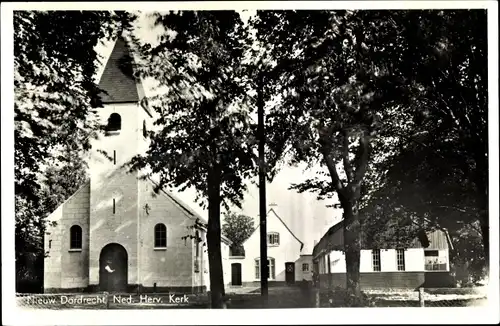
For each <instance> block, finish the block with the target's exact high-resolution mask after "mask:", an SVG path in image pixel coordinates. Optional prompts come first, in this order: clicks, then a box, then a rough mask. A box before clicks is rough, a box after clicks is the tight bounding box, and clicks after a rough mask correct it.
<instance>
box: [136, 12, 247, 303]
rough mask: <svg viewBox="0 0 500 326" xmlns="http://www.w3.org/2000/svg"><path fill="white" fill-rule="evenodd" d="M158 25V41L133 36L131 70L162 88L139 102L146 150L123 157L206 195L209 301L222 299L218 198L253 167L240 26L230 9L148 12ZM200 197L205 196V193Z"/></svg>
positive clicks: (238, 193) (164, 182) (223, 199)
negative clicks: (150, 122) (148, 119)
mask: <svg viewBox="0 0 500 326" xmlns="http://www.w3.org/2000/svg"><path fill="white" fill-rule="evenodd" d="M155 17H156V23H157V24H158V25H160V26H163V27H164V29H165V33H164V34H163V35H161V38H160V42H159V44H158V45H155V46H153V47H151V45H149V44H146V45H142V44H140V42H137V44H136V48H137V49H139V50H140V51H139V53H140V56H141V58H142V59H141V61H142V62H143V63H145V64H144V65H141V64H139V66H138V69H137V71H138V74H139V75H141V76H142V77H144V78H152V79H153V80H155V81H156V82H157V83H158V85H159V87H161V89H162V92H159V94H158V95H154V96H150V97H149V98H147V102H148V104H149V105H150V107H152V108H153V110H154V111H155V112H156V114H157V119H156V122H155V124H156V125H157V126H158V128H157V130H152V131H151V132H150V133H149V137H150V140H151V143H150V146H149V150H148V151H147V153H146V155H142V156H137V157H135V158H134V159H133V160H132V161H131V162H130V164H129V166H130V167H131V168H132V169H135V170H144V171H146V170H149V172H148V173H145V176H144V177H149V176H157V177H158V179H159V180H158V181H159V182H158V188H162V187H174V188H177V189H179V190H180V191H182V190H184V189H187V188H188V187H193V188H194V189H196V191H197V195H198V196H197V198H196V200H197V201H198V202H199V203H200V204H201V205H204V206H205V205H206V204H207V202H208V232H207V243H208V256H209V267H210V291H211V302H212V307H214V308H220V307H222V306H223V296H224V282H223V273H222V259H221V225H220V206H221V204H222V205H224V206H225V207H226V208H229V206H230V205H236V206H239V205H241V200H242V198H243V194H244V191H245V189H246V186H245V184H244V182H243V180H244V179H246V178H248V177H249V176H250V175H251V174H252V173H253V172H254V171H255V164H254V161H255V154H254V151H253V147H252V144H253V143H254V142H255V141H254V140H253V139H254V138H255V136H254V134H253V132H252V130H253V129H252V120H251V117H250V113H251V110H252V106H251V105H250V104H251V101H252V98H251V97H250V96H249V95H248V91H249V85H248V83H247V82H246V75H245V63H244V54H245V51H246V49H245V47H246V38H247V31H246V29H245V27H244V25H243V23H242V21H241V19H240V17H239V14H238V13H236V12H234V11H200V12H197V11H185V12H183V11H181V12H169V13H166V14H156V15H155ZM205 200H206V201H205Z"/></svg>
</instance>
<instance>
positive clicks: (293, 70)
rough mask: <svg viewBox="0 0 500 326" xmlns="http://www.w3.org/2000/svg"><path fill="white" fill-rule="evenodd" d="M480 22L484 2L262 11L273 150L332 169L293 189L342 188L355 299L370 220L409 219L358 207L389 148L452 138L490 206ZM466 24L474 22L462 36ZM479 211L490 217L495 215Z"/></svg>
mask: <svg viewBox="0 0 500 326" xmlns="http://www.w3.org/2000/svg"><path fill="white" fill-rule="evenodd" d="M481 20H482V22H481ZM484 21H485V19H484V12H480V11H478V12H474V13H471V12H470V11H456V12H450V11H428V10H427V11H425V10H419V11H417V10H414V11H391V12H387V11H353V12H349V11H335V12H325V11H314V12H308V11H300V12H294V11H281V12H270V11H267V12H260V13H259V19H258V20H257V22H256V28H257V30H258V35H259V37H260V39H261V42H263V43H265V44H268V45H269V47H268V49H267V53H268V55H269V56H270V57H271V58H272V59H273V60H274V61H275V66H274V67H273V68H272V69H271V71H270V74H269V77H268V78H269V80H270V82H269V83H268V84H270V85H271V86H270V88H271V89H272V90H271V91H270V92H272V93H279V94H280V95H281V96H282V101H281V103H279V104H278V105H275V107H274V108H273V110H272V113H271V114H269V116H268V117H269V124H270V126H269V133H270V134H271V136H270V137H271V139H272V141H271V142H270V143H271V151H273V152H274V153H277V156H280V155H281V154H282V153H283V152H287V151H288V153H287V154H288V155H289V156H291V157H292V160H291V162H292V163H294V162H307V163H309V165H313V164H315V163H318V159H320V162H319V163H320V164H322V165H323V167H326V169H327V171H328V172H324V171H321V172H320V175H319V177H318V178H314V179H311V180H307V181H306V182H305V183H302V184H300V185H295V186H294V187H293V188H295V189H297V190H299V191H316V192H317V193H318V196H320V197H324V196H332V195H333V194H336V195H337V197H338V200H339V202H340V206H341V207H342V208H343V210H344V216H343V218H344V220H345V225H346V226H345V228H344V242H345V243H344V246H345V247H344V250H345V253H346V263H347V289H348V291H349V292H350V294H351V297H352V298H353V304H355V305H357V304H360V302H359V301H360V300H359V298H360V288H359V248H360V247H361V241H362V238H363V237H362V233H363V229H364V228H363V225H364V224H366V225H367V227H366V228H365V229H368V225H374V224H376V223H379V226H384V225H385V226H388V225H389V224H392V225H393V226H394V225H398V226H397V227H396V228H398V229H400V228H401V226H402V225H405V223H407V222H409V221H411V218H412V214H409V213H405V214H402V216H401V218H400V220H399V221H398V219H397V218H396V219H394V218H392V222H391V221H390V220H386V221H379V222H377V221H375V220H373V219H374V218H376V216H379V215H378V214H364V213H363V214H360V213H359V210H360V209H363V208H364V207H365V206H366V205H368V203H369V201H370V198H371V197H376V196H377V191H379V190H380V189H381V188H382V187H383V186H384V182H385V181H386V180H387V179H386V178H385V175H386V172H387V168H388V167H389V166H391V164H392V163H394V162H397V160H398V158H396V159H395V160H393V161H392V163H391V160H390V158H391V157H392V158H395V157H398V154H399V153H400V152H401V151H403V149H404V148H405V147H407V146H408V145H409V144H411V143H413V142H419V140H421V139H422V136H425V135H426V133H427V136H428V137H429V139H430V140H432V145H431V146H430V148H431V149H432V150H440V149H441V148H442V147H446V145H444V144H446V143H447V142H450V141H452V142H451V143H452V144H456V145H457V146H458V148H459V150H458V153H457V154H458V155H457V154H455V155H456V156H455V157H457V159H458V157H459V156H464V157H465V158H466V159H465V160H463V161H462V162H461V164H459V165H457V168H458V169H459V170H461V174H462V175H467V176H468V177H470V180H471V181H473V183H472V184H473V185H474V187H476V189H478V194H479V196H476V198H481V200H482V204H480V205H479V206H478V207H483V208H485V207H486V205H485V204H484V201H485V200H486V198H487V196H485V192H486V190H487V187H485V184H486V180H487V178H486V177H485V175H487V172H485V171H487V169H486V168H485V167H486V166H487V165H486V163H487V160H486V156H485V155H484V153H485V146H486V143H485V142H484V140H485V138H486V137H485V129H484V128H483V127H482V126H484V125H485V121H486V120H485V114H484V110H485V108H486V107H487V105H486V97H485V94H486V92H485V85H486V84H485V76H486V75H485V69H486V64H485V63H484V59H483V57H482V56H483V54H485V53H486V50H485V44H486V42H485V35H486V34H485V31H486V30H485V28H484ZM464 22H467V24H471V26H470V27H471V30H472V32H471V36H470V37H467V38H465V40H461V39H460V36H459V35H460V32H459V31H460V30H461V28H463V24H464ZM469 68H470V69H469ZM454 94H455V95H454ZM432 128H436V130H439V132H438V133H435V132H430V131H431V130H432ZM436 136H437V137H436ZM436 140H437V141H439V143H438V144H437V145H436ZM429 144H430V143H429ZM451 148H453V147H449V149H451ZM439 154H442V153H439ZM450 157H451V156H450ZM419 160H421V157H418V158H415V157H414V160H413V162H418V161H419ZM435 162H436V161H434V163H433V164H435ZM454 162H455V160H454ZM471 162H472V163H471ZM457 163H458V162H457ZM340 167H342V171H340V173H339V171H338V170H337V169H338V168H340ZM398 168H399V169H401V166H399V167H398ZM400 171H401V170H400ZM447 172H448V173H452V174H453V173H455V174H456V175H455V177H456V176H458V175H459V174H457V173H456V170H453V171H452V169H449V170H447ZM395 180H397V179H395ZM379 194H381V192H379ZM386 194H387V193H386ZM380 198H381V197H380ZM386 200H387V199H386ZM390 200H391V199H390V198H389V199H388V201H390ZM388 204H389V206H391V207H392V208H394V209H396V208H397V207H396V206H394V205H391V204H390V203H388ZM399 209H400V208H399ZM367 212H368V211H367ZM483 212H484V210H483ZM393 214H395V213H393ZM482 216H484V214H482ZM392 217H394V215H392ZM481 220H482V221H483V222H482V223H483V225H484V223H485V222H484V221H486V220H487V218H482V219H481ZM387 223H389V224H387ZM431 224H434V226H436V225H435V224H436V223H431ZM408 226H409V225H408ZM420 227H425V225H423V224H422V225H420ZM410 229H411V228H410ZM408 231H410V230H408ZM411 232H413V231H411ZM411 232H409V233H408V234H407V236H410V234H411ZM401 237H402V238H401V240H402V241H405V237H406V236H405V235H404V233H403V234H402V236H401ZM484 240H485V241H486V242H487V241H488V240H487V236H486V237H485V238H484ZM485 247H487V246H485Z"/></svg>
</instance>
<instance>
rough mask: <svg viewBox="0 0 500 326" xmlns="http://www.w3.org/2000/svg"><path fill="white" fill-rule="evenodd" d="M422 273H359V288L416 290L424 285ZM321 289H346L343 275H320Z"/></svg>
mask: <svg viewBox="0 0 500 326" xmlns="http://www.w3.org/2000/svg"><path fill="white" fill-rule="evenodd" d="M424 274H425V273H424V272H380V273H360V280H359V281H360V286H361V288H363V289H377V288H379V289H380V288H413V289H415V288H418V287H420V286H422V285H423V284H424V283H425V275H424ZM319 281H320V286H321V287H325V288H326V287H341V288H345V287H346V274H345V273H332V274H330V278H329V275H328V274H321V275H320V279H319Z"/></svg>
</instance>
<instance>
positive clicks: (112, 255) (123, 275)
mask: <svg viewBox="0 0 500 326" xmlns="http://www.w3.org/2000/svg"><path fill="white" fill-rule="evenodd" d="M127 280H128V254H127V251H126V250H125V248H124V247H123V246H122V245H120V244H117V243H110V244H108V245H106V246H105V247H104V248H102V250H101V255H100V256H99V289H100V290H101V291H107V292H127V285H128V281H127Z"/></svg>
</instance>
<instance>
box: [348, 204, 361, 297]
mask: <svg viewBox="0 0 500 326" xmlns="http://www.w3.org/2000/svg"><path fill="white" fill-rule="evenodd" d="M344 251H345V262H346V272H347V274H346V281H347V284H346V289H347V298H346V299H347V300H346V301H347V302H346V304H347V305H348V306H351V307H362V306H364V300H363V295H362V293H361V287H360V284H359V265H360V252H361V227H360V222H359V216H358V212H357V209H356V208H354V209H353V208H352V207H350V208H349V207H345V208H344Z"/></svg>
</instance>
